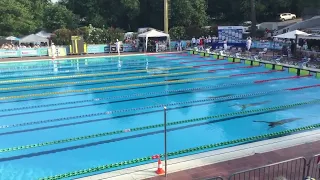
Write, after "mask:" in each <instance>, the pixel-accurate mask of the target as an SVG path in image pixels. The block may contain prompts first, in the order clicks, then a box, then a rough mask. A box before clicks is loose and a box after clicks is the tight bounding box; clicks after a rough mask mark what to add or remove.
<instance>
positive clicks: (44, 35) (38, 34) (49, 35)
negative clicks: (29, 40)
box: [36, 31, 52, 38]
mask: <svg viewBox="0 0 320 180" xmlns="http://www.w3.org/2000/svg"><path fill="white" fill-rule="evenodd" d="M36 35H37V36H41V37H44V38H50V37H51V35H52V33H48V32H46V31H40V32H38V33H37V34H36Z"/></svg>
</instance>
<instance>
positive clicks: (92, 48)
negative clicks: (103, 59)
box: [87, 44, 109, 54]
mask: <svg viewBox="0 0 320 180" xmlns="http://www.w3.org/2000/svg"><path fill="white" fill-rule="evenodd" d="M108 51H109V50H108V48H107V45H104V44H98V45H90V44H88V45H87V53H88V54H96V53H106V52H108Z"/></svg>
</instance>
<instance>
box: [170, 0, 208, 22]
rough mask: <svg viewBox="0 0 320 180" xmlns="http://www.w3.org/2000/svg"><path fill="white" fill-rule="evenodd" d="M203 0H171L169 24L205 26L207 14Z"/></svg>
mask: <svg viewBox="0 0 320 180" xmlns="http://www.w3.org/2000/svg"><path fill="white" fill-rule="evenodd" d="M206 10H207V4H206V1H205V0H172V1H171V22H170V25H171V26H191V25H193V26H199V27H200V26H205V25H207V20H208V16H207V13H206Z"/></svg>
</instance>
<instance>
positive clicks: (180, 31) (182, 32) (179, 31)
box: [169, 26, 187, 40]
mask: <svg viewBox="0 0 320 180" xmlns="http://www.w3.org/2000/svg"><path fill="white" fill-rule="evenodd" d="M169 34H170V38H171V39H172V40H178V39H185V38H186V36H187V35H186V28H185V27H183V26H176V27H173V28H171V29H170V30H169Z"/></svg>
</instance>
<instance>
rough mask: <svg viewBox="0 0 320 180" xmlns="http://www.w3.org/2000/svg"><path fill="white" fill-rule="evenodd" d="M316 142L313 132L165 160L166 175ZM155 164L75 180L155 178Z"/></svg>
mask: <svg viewBox="0 0 320 180" xmlns="http://www.w3.org/2000/svg"><path fill="white" fill-rule="evenodd" d="M319 139H320V130H313V131H308V132H303V133H298V134H293V135H289V136H285V137H279V138H274V139H270V140H264V141H260V142H254V143H249V144H245V145H239V146H235V147H230V148H225V149H219V150H214V151H208V152H204V153H199V154H194V155H190V156H184V157H180V158H175V159H170V160H168V171H169V172H168V173H174V172H178V171H184V170H188V169H192V168H196V167H201V166H206V165H210V164H215V163H219V162H224V161H229V160H233V159H239V158H243V157H247V156H252V155H254V154H256V153H258V154H259V153H266V152H271V151H275V150H279V149H284V148H289V147H293V146H297V145H301V144H305V143H311V142H315V141H318V140H319ZM156 169H157V162H154V163H149V164H145V165H141V166H136V167H131V168H127V169H122V170H117V171H112V172H108V173H102V174H97V175H93V176H88V177H83V178H79V179H77V180H111V179H112V180H138V179H146V178H151V177H156V176H157V175H156V174H155V170H156Z"/></svg>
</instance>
